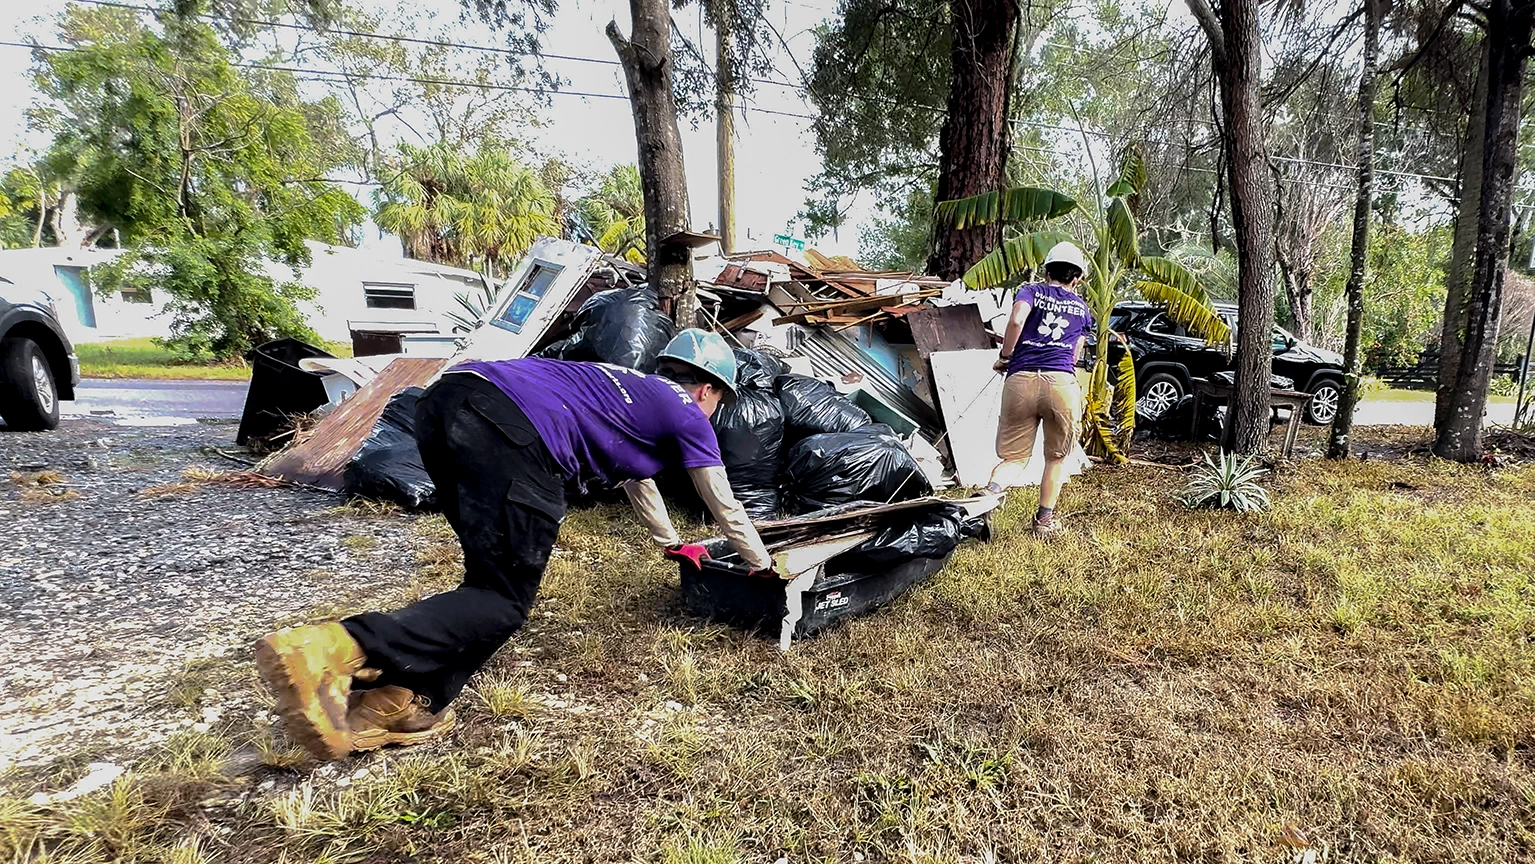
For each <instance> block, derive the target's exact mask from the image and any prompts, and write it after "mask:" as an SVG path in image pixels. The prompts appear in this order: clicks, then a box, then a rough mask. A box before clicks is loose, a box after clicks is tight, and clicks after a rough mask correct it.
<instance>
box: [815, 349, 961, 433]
mask: <svg viewBox="0 0 1535 864" xmlns="http://www.w3.org/2000/svg"><path fill="white" fill-rule="evenodd" d="M793 332H794V333H795V334H796V335H795V337H794V343H793V346H794V349H795V350H797V351H798V352H799V353H800V354H803V355H804V356H806V357H808V358H810V363H811V365H812V366H814V367H815V370H816V374H817V375H821V376H823V377H829V378H841V377H843V376H844V375H846V374H847V373H849V372H857V373H859V374H860V375H862V376H863V385H864V386H865V387H866V388H868V390H869V392H870V393H872V394H874V395H875V396H877V397H878V398H879V399H880V400H881V401H883V402H885V403H887V404H889V405H890V407H892V408H894V409H895V410H897V411H899V412H901V413H902V414H904V415H906V416H907V417H910V418H911V419H912V420H913V421H914V422H915V423H916V424H917V426H918V427H919V428H920V429H921V431H922V434H923V435H924V436H925V437H927V438H928V439H933V438H936V437H937V436H938V435H939V434H941V433H942V432H943V421H942V420H940V419H939V417H938V412H936V411H934V410H933V409H932V407H931V406H929V405H928V404H927V403H926V402H923V401H922V400H921V398H919V397H918V396H917V394H916V393H913V392H912V391H911V388H909V387H907V386H906V385H904V384H902V383H901V382H900V381H899V380H897V379H896V378H895V377H894V376H892V375H891V374H890V373H889V372H887V371H886V370H885V369H884V368H883V367H882V366H880V365H879V363H877V362H875V361H874V360H873V359H872V358H870V357H868V356H866V355H865V354H864V353H863V352H862V351H860V350H858V346H856V345H854V344H853V343H852V342H851V341H849V340H848V339H846V338H845V337H843V336H841V335H839V334H836V333H832V332H830V331H829V330H827V329H826V328H824V327H818V328H804V327H797V328H795V329H794V331H793Z"/></svg>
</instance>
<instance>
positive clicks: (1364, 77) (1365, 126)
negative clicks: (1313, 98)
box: [1327, 0, 1387, 459]
mask: <svg viewBox="0 0 1535 864" xmlns="http://www.w3.org/2000/svg"><path fill="white" fill-rule="evenodd" d="M1386 2H1387V0H1364V61H1363V64H1362V65H1361V68H1360V70H1359V104H1358V106H1357V107H1356V110H1357V111H1358V112H1359V117H1358V122H1359V139H1358V146H1357V149H1356V150H1355V151H1354V161H1355V164H1357V165H1358V166H1359V190H1358V192H1357V193H1356V194H1355V196H1354V237H1353V243H1352V245H1351V246H1350V248H1349V255H1348V284H1347V285H1346V286H1345V287H1344V293H1345V294H1346V295H1347V297H1348V329H1347V331H1346V333H1347V335H1346V336H1345V337H1344V342H1343V369H1344V374H1343V394H1342V396H1341V397H1340V399H1339V400H1338V414H1337V416H1335V417H1333V420H1332V431H1331V433H1330V434H1329V436H1328V440H1327V458H1329V459H1347V458H1348V457H1349V434H1350V433H1351V432H1352V431H1353V428H1354V406H1356V405H1358V404H1359V340H1360V335H1361V333H1362V332H1363V330H1364V275H1365V263H1366V260H1367V256H1368V254H1369V251H1370V209H1371V205H1372V204H1373V203H1374V199H1375V89H1376V86H1377V84H1378V83H1379V78H1378V76H1377V72H1376V66H1377V64H1378V63H1379V61H1380V24H1381V19H1382V18H1383V17H1384V16H1385V14H1386V10H1385V3H1386Z"/></svg>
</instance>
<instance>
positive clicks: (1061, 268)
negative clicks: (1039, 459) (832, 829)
mask: <svg viewBox="0 0 1535 864" xmlns="http://www.w3.org/2000/svg"><path fill="white" fill-rule="evenodd" d="M1087 267H1088V265H1087V258H1086V256H1084V255H1083V254H1082V250H1081V249H1079V248H1077V245H1076V244H1075V243H1070V242H1062V243H1057V244H1056V245H1055V246H1053V247H1052V248H1051V249H1050V252H1049V253H1048V254H1047V255H1046V256H1045V263H1044V272H1045V281H1044V282H1040V283H1035V284H1030V285H1024V286H1023V287H1021V288H1019V289H1018V293H1017V295H1016V296H1015V297H1014V298H1013V311H1012V314H1011V315H1009V316H1008V319H1007V330H1006V332H1005V333H1004V334H1003V337H1002V353H1001V356H1000V357H998V358H997V362H996V364H995V366H994V367H993V368H995V369H996V370H997V372H998V373H1001V374H1003V375H1006V376H1007V378H1006V380H1005V382H1004V383H1003V385H1002V418H1001V421H1000V422H999V424H998V426H997V456H998V457H999V458H1001V459H1002V463H1001V464H1000V465H998V466H997V467H996V469H995V470H994V471H992V474H991V483H990V484H989V485H988V486H987V487H986V488H987V491H989V492H1001V491H1003V490H1005V489H1008V488H1010V487H1011V486H1013V485H1016V482H1017V479H1018V478H1019V477H1020V476H1021V475H1022V473H1023V469H1024V468H1025V467H1026V466H1027V465H1028V463H1029V457H1030V456H1032V455H1033V452H1034V439H1035V436H1036V435H1037V434H1038V430H1039V427H1040V426H1041V425H1043V426H1044V430H1045V447H1044V453H1045V470H1044V476H1043V478H1042V479H1041V480H1040V484H1039V509H1038V510H1036V511H1035V513H1034V533H1035V534H1036V535H1039V536H1047V535H1050V534H1055V533H1057V532H1059V531H1060V530H1061V528H1062V523H1061V520H1060V517H1058V516H1056V515H1055V505H1056V503H1057V502H1058V501H1059V500H1060V495H1061V487H1062V486H1063V485H1065V482H1066V465H1065V462H1066V457H1067V456H1069V455H1070V454H1071V452H1072V449H1073V448H1074V447H1075V446H1076V443H1077V438H1078V437H1079V435H1080V432H1081V425H1082V389H1081V386H1080V385H1079V384H1078V383H1077V376H1076V371H1075V370H1076V366H1077V361H1078V360H1079V359H1080V358H1081V356H1082V345H1083V343H1084V342H1085V341H1086V338H1087V336H1086V334H1087V328H1088V325H1089V324H1090V323H1091V322H1092V312H1091V310H1089V309H1088V308H1087V303H1086V301H1084V300H1083V299H1082V296H1081V294H1080V293H1079V292H1078V290H1077V289H1078V286H1080V285H1081V283H1082V278H1083V277H1084V276H1085V275H1086V274H1087Z"/></svg>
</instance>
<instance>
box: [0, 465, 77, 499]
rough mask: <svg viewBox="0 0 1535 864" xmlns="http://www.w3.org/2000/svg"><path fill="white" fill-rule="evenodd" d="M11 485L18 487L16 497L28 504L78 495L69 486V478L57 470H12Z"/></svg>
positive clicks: (74, 497)
mask: <svg viewBox="0 0 1535 864" xmlns="http://www.w3.org/2000/svg"><path fill="white" fill-rule="evenodd" d="M11 485H13V486H17V487H20V489H21V494H20V495H19V496H18V497H19V498H20V499H21V500H22V501H24V502H26V503H28V504H53V503H57V502H59V501H72V500H74V499H76V498H79V497H80V493H79V492H76V491H75V490H73V489H71V488H69V478H67V477H65V476H64V475H63V474H61V473H59V472H58V471H28V472H21V471H12V472H11Z"/></svg>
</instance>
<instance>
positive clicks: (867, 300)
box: [773, 291, 939, 325]
mask: <svg viewBox="0 0 1535 864" xmlns="http://www.w3.org/2000/svg"><path fill="white" fill-rule="evenodd" d="M938 293H939V292H935V291H911V292H908V293H904V294H880V295H878V296H874V297H857V298H853V299H850V300H839V301H835V302H830V303H817V304H813V305H812V304H807V306H806V308H805V310H804V311H801V312H794V313H791V314H788V315H784V316H783V317H781V318H775V319H773V323H774V324H775V325H781V324H798V323H800V322H802V321H804V320H805V319H807V318H809V317H812V316H834V315H837V314H839V313H848V312H865V311H867V310H869V309H883V308H886V307H890V306H906V305H909V304H911V303H912V302H914V301H916V300H920V299H922V298H925V297H936V296H937V295H938Z"/></svg>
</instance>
